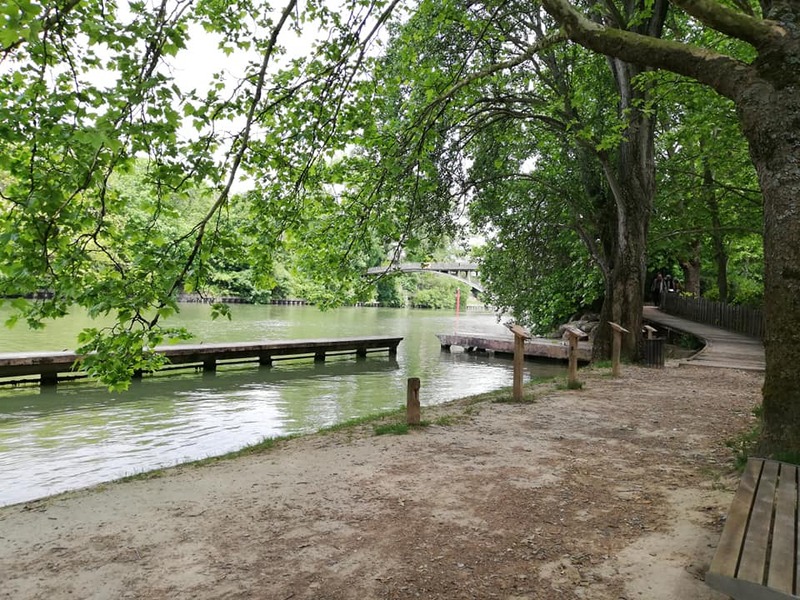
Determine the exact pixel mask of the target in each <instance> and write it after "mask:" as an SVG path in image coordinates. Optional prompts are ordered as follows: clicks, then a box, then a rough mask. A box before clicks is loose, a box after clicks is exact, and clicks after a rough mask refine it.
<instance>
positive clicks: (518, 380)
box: [508, 325, 532, 402]
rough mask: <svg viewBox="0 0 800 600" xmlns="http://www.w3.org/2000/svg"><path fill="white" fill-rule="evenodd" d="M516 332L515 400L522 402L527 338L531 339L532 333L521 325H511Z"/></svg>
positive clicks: (512, 331)
mask: <svg viewBox="0 0 800 600" xmlns="http://www.w3.org/2000/svg"><path fill="white" fill-rule="evenodd" d="M508 328H509V329H510V330H511V333H513V334H514V391H513V394H514V402H522V379H523V374H522V373H523V367H524V364H525V340H529V339H531V337H532V336H531V334H530V333H528V331H526V330H525V328H524V327H522V326H520V325H509V326H508Z"/></svg>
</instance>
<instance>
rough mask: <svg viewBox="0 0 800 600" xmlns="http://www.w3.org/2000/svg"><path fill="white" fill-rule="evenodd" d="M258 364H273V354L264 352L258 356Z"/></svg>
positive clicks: (265, 365) (269, 365)
mask: <svg viewBox="0 0 800 600" xmlns="http://www.w3.org/2000/svg"><path fill="white" fill-rule="evenodd" d="M258 364H259V365H261V366H262V367H271V366H272V355H271V354H262V355H261V356H259V357H258Z"/></svg>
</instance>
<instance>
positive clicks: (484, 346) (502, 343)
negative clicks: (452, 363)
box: [436, 333, 592, 362]
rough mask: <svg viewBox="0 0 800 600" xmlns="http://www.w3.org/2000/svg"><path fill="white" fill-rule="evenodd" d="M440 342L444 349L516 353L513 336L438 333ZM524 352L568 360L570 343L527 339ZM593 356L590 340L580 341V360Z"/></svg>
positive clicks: (533, 355) (535, 356) (528, 356)
mask: <svg viewBox="0 0 800 600" xmlns="http://www.w3.org/2000/svg"><path fill="white" fill-rule="evenodd" d="M436 337H437V338H439V343H440V344H441V346H442V349H443V350H449V349H450V347H451V346H458V347H460V348H464V349H465V350H467V351H471V350H485V351H487V352H494V353H495V354H507V355H509V356H513V355H514V340H513V338H503V337H493V336H486V335H481V334H477V333H462V334H447V333H437V334H436ZM524 353H525V357H526V358H552V359H556V360H567V359H568V358H569V345H568V344H567V342H565V341H563V340H551V339H545V338H532V339H529V340H525V345H524ZM591 358H592V347H591V344H589V343H588V342H579V343H578V360H579V361H581V362H589V361H590V360H591Z"/></svg>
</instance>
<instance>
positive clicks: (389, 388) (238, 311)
mask: <svg viewBox="0 0 800 600" xmlns="http://www.w3.org/2000/svg"><path fill="white" fill-rule="evenodd" d="M233 313H234V317H233V320H231V321H227V320H225V321H212V320H211V319H210V317H209V308H208V306H205V305H199V304H189V305H184V306H183V307H182V310H181V313H180V315H179V317H178V318H177V321H176V322H174V323H175V324H180V325H183V326H186V327H188V328H189V329H190V330H191V331H192V332H193V333H194V334H195V335H196V337H195V339H194V340H192V341H191V342H189V343H193V342H199V341H207V342H235V341H256V340H281V339H309V338H321V337H325V338H329V337H350V336H364V335H375V336H382V335H386V336H402V337H403V338H404V339H403V341H402V342H401V343H400V346H399V348H398V354H397V357H396V358H390V357H389V356H388V354H387V353H375V354H372V353H371V354H369V355H368V358H367V359H366V360H363V361H356V360H355V359H354V358H352V357H335V358H332V359H329V360H328V361H327V362H325V363H324V364H319V363H313V361H311V360H298V361H281V362H276V363H275V365H274V366H273V367H272V368H267V367H258V366H255V365H252V366H240V367H237V368H225V367H221V368H220V369H218V370H217V372H216V373H209V374H203V373H193V372H188V373H181V374H176V373H172V374H170V375H158V376H154V377H146V378H145V379H144V380H142V381H140V382H134V384H133V385H132V386H131V389H129V390H128V391H126V392H122V393H110V392H108V390H106V389H105V388H103V387H100V386H98V385H96V384H93V383H90V382H87V381H83V382H72V383H64V384H60V385H59V386H58V387H57V388H41V389H40V388H39V387H38V386H20V387H8V386H0V505H6V504H14V503H18V502H25V501H29V500H32V499H35V498H41V497H44V496H48V495H51V494H54V493H58V492H62V491H66V490H72V489H77V488H81V487H86V486H89V485H93V484H97V483H100V482H103V481H109V480H112V479H117V478H119V477H123V476H126V475H131V474H135V473H139V472H142V471H148V470H152V469H155V468H159V467H163V466H169V465H174V464H178V463H181V462H187V461H190V460H195V459H199V458H205V457H208V456H215V455H219V454H224V453H226V452H229V451H231V450H236V449H239V448H241V447H243V446H246V445H248V444H252V443H255V442H258V441H260V440H262V439H264V438H268V437H275V436H280V435H286V434H291V433H303V432H311V431H315V430H317V429H319V428H321V427H325V426H328V425H332V424H335V423H338V422H341V421H345V420H347V419H350V418H353V417H358V416H363V415H366V414H371V413H376V412H379V411H384V410H391V409H395V408H398V407H400V406H402V405H404V403H405V393H406V380H407V378H409V377H419V378H420V379H421V384H422V387H421V390H420V400H421V403H422V405H423V406H425V405H432V404H438V403H441V402H446V401H448V400H453V399H455V398H459V397H462V396H466V395H471V394H477V393H482V392H485V391H489V390H492V389H497V388H499V387H504V386H509V385H510V384H511V374H512V364H511V361H510V360H508V359H495V358H492V357H488V356H476V355H470V354H465V353H458V352H454V353H452V354H451V353H446V352H441V350H440V347H439V341H438V339H437V338H436V337H435V335H434V334H435V333H452V332H454V331H458V332H465V333H466V332H476V333H485V334H494V335H509V334H508V332H507V330H506V329H505V328H504V327H503V326H502V325H500V324H498V322H497V319H496V318H495V316H494V315H492V314H486V313H473V312H467V313H461V315H460V316H459V317H458V318H456V316H455V314H454V313H453V312H451V311H429V310H410V309H409V310H403V309H381V308H340V309H336V310H331V311H326V312H321V311H319V310H317V309H316V308H314V307H310V306H251V305H241V306H236V307H235V308H234V309H233ZM5 316H6V315H5V313H3V311H1V310H0V319H3V320H4V317H5ZM89 325H90V321H89V320H88V319H87V318H86V317H84V316H81V315H75V316H71V317H69V318H68V319H65V320H62V321H59V322H56V323H54V324H51V325H48V327H47V328H45V329H44V330H42V331H29V330H27V329H25V328H24V326H22V327H21V326H17V327H15V328H14V329H11V330H8V329H6V328H2V330H0V352H14V351H25V350H64V349H67V348H74V347H75V342H74V340H75V335H76V334H77V332H78V331H79V330H80V329H81V328H82V327H86V326H89ZM526 369H527V370H528V373H527V374H526V377H530V376H532V375H551V374H557V373H561V372H563V367H562V366H559V365H554V364H551V363H534V362H530V363H526ZM423 418H424V411H423Z"/></svg>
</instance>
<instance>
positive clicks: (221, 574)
mask: <svg viewBox="0 0 800 600" xmlns="http://www.w3.org/2000/svg"><path fill="white" fill-rule="evenodd" d="M581 378H582V379H583V380H584V382H585V387H584V389H583V390H578V391H569V390H559V389H556V386H555V385H554V384H553V383H547V384H539V385H537V386H535V387H533V388H532V389H533V390H534V393H535V397H536V402H535V403H529V404H507V403H492V402H487V401H482V402H467V401H461V402H456V403H453V404H450V405H447V406H442V407H436V408H424V409H423V419H426V420H428V421H430V422H431V424H430V425H429V426H427V427H423V428H419V429H414V430H412V432H411V433H409V434H408V435H402V436H399V435H381V436H376V435H374V431H373V426H372V425H365V426H360V427H358V428H354V429H350V430H346V431H338V432H336V433H328V434H325V435H315V436H309V437H305V438H298V439H293V440H289V441H286V442H280V443H279V444H277V446H276V447H275V448H273V449H272V450H269V451H267V452H264V453H262V454H259V455H254V456H247V457H243V458H238V459H234V460H228V461H223V462H219V463H216V464H213V465H210V466H205V467H201V468H197V467H182V468H177V469H173V470H171V471H168V472H167V474H166V475H165V476H163V477H158V478H153V479H148V480H140V481H133V482H127V483H115V484H108V485H105V486H101V487H99V488H95V489H91V490H87V491H80V492H75V493H71V494H67V495H62V496H57V497H54V498H51V499H47V500H44V501H41V502H35V503H29V504H25V505H17V506H12V507H7V508H4V509H0V598H2V599H14V600H18V599H28V598H42V599H45V598H46V599H61V598H98V599H100V598H103V599H105V598H115V599H116V598H148V599H162V598H165V599H166V598H169V599H172V598H202V599H211V598H214V599H217V598H231V599H233V598H265V599H275V600H290V599H296V600H299V599H306V598H314V599H331V600H334V599H345V598H347V599H370V598H387V599H388V598H392V599H405V598H434V599H445V598H447V599H460V598H481V599H482V598H487V599H488V598H498V599H503V600H530V599H548V600H558V599H566V598H587V599H592V600H605V599H608V600H636V599H639V598H642V599H648V600H667V599H670V600H672V599H680V600H683V599H699V600H704V599H719V598H722V596H720V595H718V594H716V593H715V592H712V591H711V590H710V589H709V588H708V587H707V586H706V585H705V584H704V582H703V581H702V578H703V573H704V571H705V569H706V568H707V566H708V564H709V562H710V560H711V557H712V555H713V552H714V547H715V545H716V543H717V540H718V538H719V532H720V530H721V527H722V522H723V520H724V515H725V513H726V511H727V508H728V505H729V503H730V500H731V498H732V494H733V490H734V489H735V486H736V483H737V481H738V477H737V475H736V474H735V473H734V472H733V470H732V455H731V453H730V451H729V450H728V449H727V448H726V447H725V441H726V440H727V439H729V438H731V437H732V436H734V435H736V434H737V433H739V432H742V431H743V430H745V429H746V428H747V427H748V426H749V424H750V423H751V419H752V417H751V413H750V411H751V409H752V407H753V406H754V405H755V404H756V403H757V402H758V397H759V389H760V386H761V383H762V375H761V374H754V373H746V372H739V371H729V370H719V369H703V368H698V367H674V366H670V365H668V368H667V369H664V370H653V369H644V368H636V367H630V366H626V367H625V368H624V371H623V375H622V377H621V378H619V379H612V378H610V377H609V375H608V370H607V369H606V370H598V371H593V372H582V374H581ZM468 392H469V390H465V394H467V393H468ZM424 395H425V389H424V382H423V389H422V391H421V396H422V398H423V401H424Z"/></svg>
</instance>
